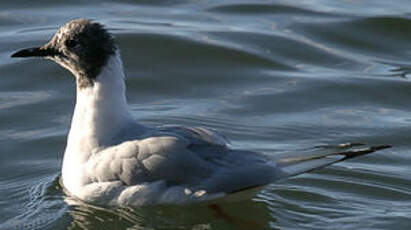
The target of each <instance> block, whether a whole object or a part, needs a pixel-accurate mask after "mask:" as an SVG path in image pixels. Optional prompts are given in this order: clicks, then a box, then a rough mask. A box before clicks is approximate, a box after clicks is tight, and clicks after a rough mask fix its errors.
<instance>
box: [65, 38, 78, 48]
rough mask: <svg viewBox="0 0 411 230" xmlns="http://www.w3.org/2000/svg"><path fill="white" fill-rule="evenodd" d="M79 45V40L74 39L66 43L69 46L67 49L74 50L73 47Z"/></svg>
mask: <svg viewBox="0 0 411 230" xmlns="http://www.w3.org/2000/svg"><path fill="white" fill-rule="evenodd" d="M77 44H78V41H77V40H74V39H70V40H67V41H66V46H67V48H73V47H75V46H76V45H77Z"/></svg>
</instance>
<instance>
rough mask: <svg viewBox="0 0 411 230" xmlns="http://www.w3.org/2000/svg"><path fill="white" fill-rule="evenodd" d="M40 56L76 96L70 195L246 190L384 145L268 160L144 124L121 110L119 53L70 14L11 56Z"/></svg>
mask: <svg viewBox="0 0 411 230" xmlns="http://www.w3.org/2000/svg"><path fill="white" fill-rule="evenodd" d="M33 56H34V57H43V58H46V59H50V60H53V61H55V62H56V63H58V64H60V65H61V66H62V67H64V68H66V69H68V70H69V71H71V73H72V74H73V75H74V76H75V80H76V85H77V97H76V105H75V109H74V114H73V118H72V122H71V128H70V132H69V134H68V139H67V147H66V150H65V153H64V160H63V166H62V178H61V179H62V184H63V186H64V187H65V189H66V191H67V192H68V193H69V195H71V196H73V197H75V198H78V199H80V200H82V201H85V202H88V203H94V204H102V205H115V206H126V205H130V206H135V205H144V204H167V203H168V204H184V203H190V202H198V201H205V200H211V199H216V198H220V197H224V196H227V195H232V194H237V193H240V192H241V191H245V190H253V188H259V187H262V186H264V185H267V184H269V183H271V182H275V181H278V180H280V179H285V178H288V177H290V176H293V175H297V174H301V173H304V172H307V171H310V170H313V169H317V168H321V167H324V166H326V165H330V164H332V163H335V162H339V161H343V160H345V159H349V158H352V157H356V156H359V155H363V154H367V153H371V152H374V151H376V150H379V149H383V148H386V147H388V146H377V147H369V148H361V149H358V148H357V149H350V150H346V151H341V152H334V153H328V154H324V153H322V154H313V155H305V154H297V153H296V154H291V155H274V156H273V157H269V156H266V155H263V154H260V153H256V152H252V151H247V150H236V149H231V148H229V147H228V146H227V144H226V140H225V138H224V137H223V136H221V135H219V134H218V133H217V132H215V131H214V130H210V129H207V128H204V127H186V126H179V125H175V126H161V127H148V126H144V125H141V124H139V123H137V122H136V121H135V120H134V119H133V118H132V116H131V114H130V111H129V110H128V108H127V103H126V97H125V82H124V71H123V64H122V61H121V59H120V51H119V49H118V47H117V45H116V44H115V41H114V39H113V37H112V35H111V34H110V33H109V32H108V31H107V30H106V29H105V28H104V27H103V26H102V25H101V24H99V23H97V22H94V21H91V20H86V19H76V20H72V21H70V22H68V23H67V24H65V25H64V26H63V27H61V28H60V29H59V30H58V31H57V33H56V34H55V35H54V37H53V38H52V39H51V40H50V41H49V42H48V43H47V44H45V45H43V46H41V47H37V48H30V49H23V50H20V51H18V52H16V53H14V54H13V55H12V57H33Z"/></svg>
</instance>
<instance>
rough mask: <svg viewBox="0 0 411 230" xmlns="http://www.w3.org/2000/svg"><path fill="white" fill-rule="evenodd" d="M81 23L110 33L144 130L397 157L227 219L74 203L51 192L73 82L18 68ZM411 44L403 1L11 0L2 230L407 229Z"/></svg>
mask: <svg viewBox="0 0 411 230" xmlns="http://www.w3.org/2000/svg"><path fill="white" fill-rule="evenodd" d="M78 17H87V18H93V19H95V20H96V21H99V22H102V23H104V24H106V25H107V27H108V28H109V29H110V31H111V32H112V33H114V34H115V36H116V38H117V41H118V44H119V46H120V49H121V50H122V55H123V61H124V64H125V67H126V75H127V87H128V101H129V103H130V106H131V108H132V112H133V115H134V116H135V118H136V119H138V120H140V121H141V122H142V123H144V124H148V125H160V124H182V125H201V126H208V127H211V128H215V129H217V130H219V131H220V132H222V133H223V134H224V135H225V136H227V137H228V138H229V139H230V140H231V142H232V145H233V146H234V147H236V148H248V149H252V150H257V151H263V152H265V153H266V154H277V153H287V152H290V153H292V152H297V151H306V152H307V153H308V152H312V151H318V150H320V148H318V147H317V146H324V145H335V144H338V143H344V142H360V143H367V144H369V145H376V144H391V145H393V146H394V147H393V148H391V149H389V150H384V151H381V152H379V153H376V154H372V155H369V156H364V157H361V158H357V159H354V160H350V161H347V162H344V163H339V164H336V165H334V166H331V167H328V168H325V169H322V170H318V171H314V172H312V173H308V174H304V175H301V176H298V177H295V178H292V179H289V180H287V181H283V182H281V183H276V184H271V185H269V186H267V187H266V188H265V189H263V190H262V191H261V192H260V193H259V194H258V195H257V196H256V197H255V198H254V199H253V200H250V201H244V202H241V203H234V204H226V205H222V209H223V211H224V213H226V214H227V215H229V216H230V218H222V217H221V215H216V213H215V212H213V211H212V210H211V209H210V208H208V207H205V206H189V207H174V206H161V207H139V208H103V207H95V206H90V205H85V204H73V203H71V202H69V201H67V200H66V199H67V197H66V196H65V195H64V192H63V191H62V188H61V186H60V185H59V182H58V181H59V176H60V167H61V160H62V157H63V152H64V147H65V142H66V134H67V132H68V128H69V123H70V118H71V113H72V110H73V106H74V97H75V87H74V81H73V78H72V77H71V76H70V74H69V73H68V72H67V71H65V70H63V69H61V68H60V67H58V66H57V65H55V64H53V63H51V62H48V61H41V60H37V59H27V60H19V59H17V60H16V59H11V58H9V57H10V54H11V53H12V52H13V51H15V50H17V49H20V48H24V47H30V46H36V45H40V44H42V43H44V42H46V41H47V40H48V39H49V38H50V37H51V36H52V35H53V34H54V32H55V31H56V30H57V28H58V27H60V26H61V25H63V24H64V23H65V22H66V21H68V20H70V19H73V18H78ZM410 41H411V5H410V4H409V2H408V1H405V0H402V1H401V0H396V1H383V0H373V1H371V0H368V1H367V0H363V1H349V0H334V1H328V0H327V1H326V0H312V1H285V0H278V1H264V0H256V1H251V0H243V1H234V0H225V1H193V0H192V1H189V0H174V1H172V0H161V1H137V2H135V1H115V2H114V1H93V0H92V1H88V2H87V3H84V1H70V2H69V3H68V2H67V3H60V2H56V1H50V0H45V1H36V2H32V1H27V0H18V1H10V2H5V1H3V2H1V3H0V197H1V198H0V229H126V228H129V229H270V228H271V229H392V228H393V227H394V226H395V228H396V229H408V227H409V223H410V222H411V218H410V216H411V201H410V200H411V180H410V177H409V175H411V167H410V166H409V165H410V164H411V154H410V151H411V142H410V140H411V129H410V126H411V119H410V118H409V117H410V115H411V107H410V106H409V104H410V103H409V101H410V98H411V97H410V96H411V93H410V92H411V82H410V77H411V75H410V73H411V65H410V64H409V60H411V45H410Z"/></svg>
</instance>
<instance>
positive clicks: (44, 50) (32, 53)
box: [11, 46, 59, 58]
mask: <svg viewBox="0 0 411 230" xmlns="http://www.w3.org/2000/svg"><path fill="white" fill-rule="evenodd" d="M58 53H59V52H58V51H57V50H55V49H53V48H49V47H45V46H42V47H34V48H28V49H22V50H19V51H17V52H15V53H14V54H12V55H11V57H12V58H15V57H48V56H55V55H57V54H58Z"/></svg>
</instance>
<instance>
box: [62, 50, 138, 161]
mask: <svg viewBox="0 0 411 230" xmlns="http://www.w3.org/2000/svg"><path fill="white" fill-rule="evenodd" d="M132 122H133V120H132V118H131V115H130V113H129V111H128V109H127V101H126V96H125V83H124V72H123V64H122V62H121V59H120V55H119V53H116V55H113V56H112V57H110V58H109V60H108V62H107V65H106V66H105V67H103V68H102V70H101V72H100V74H99V75H98V76H97V78H96V79H95V81H94V84H92V85H91V86H88V87H81V86H79V85H78V84H77V98H76V106H75V109H74V114H73V118H72V122H71V128H70V133H69V136H68V142H67V149H66V152H67V151H74V152H83V153H82V154H85V153H84V152H91V151H93V149H96V148H99V147H103V146H107V145H110V144H111V143H110V141H111V140H112V139H113V136H114V135H116V134H118V132H120V131H121V129H123V128H124V127H126V126H127V125H129V124H131V123H132Z"/></svg>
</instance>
